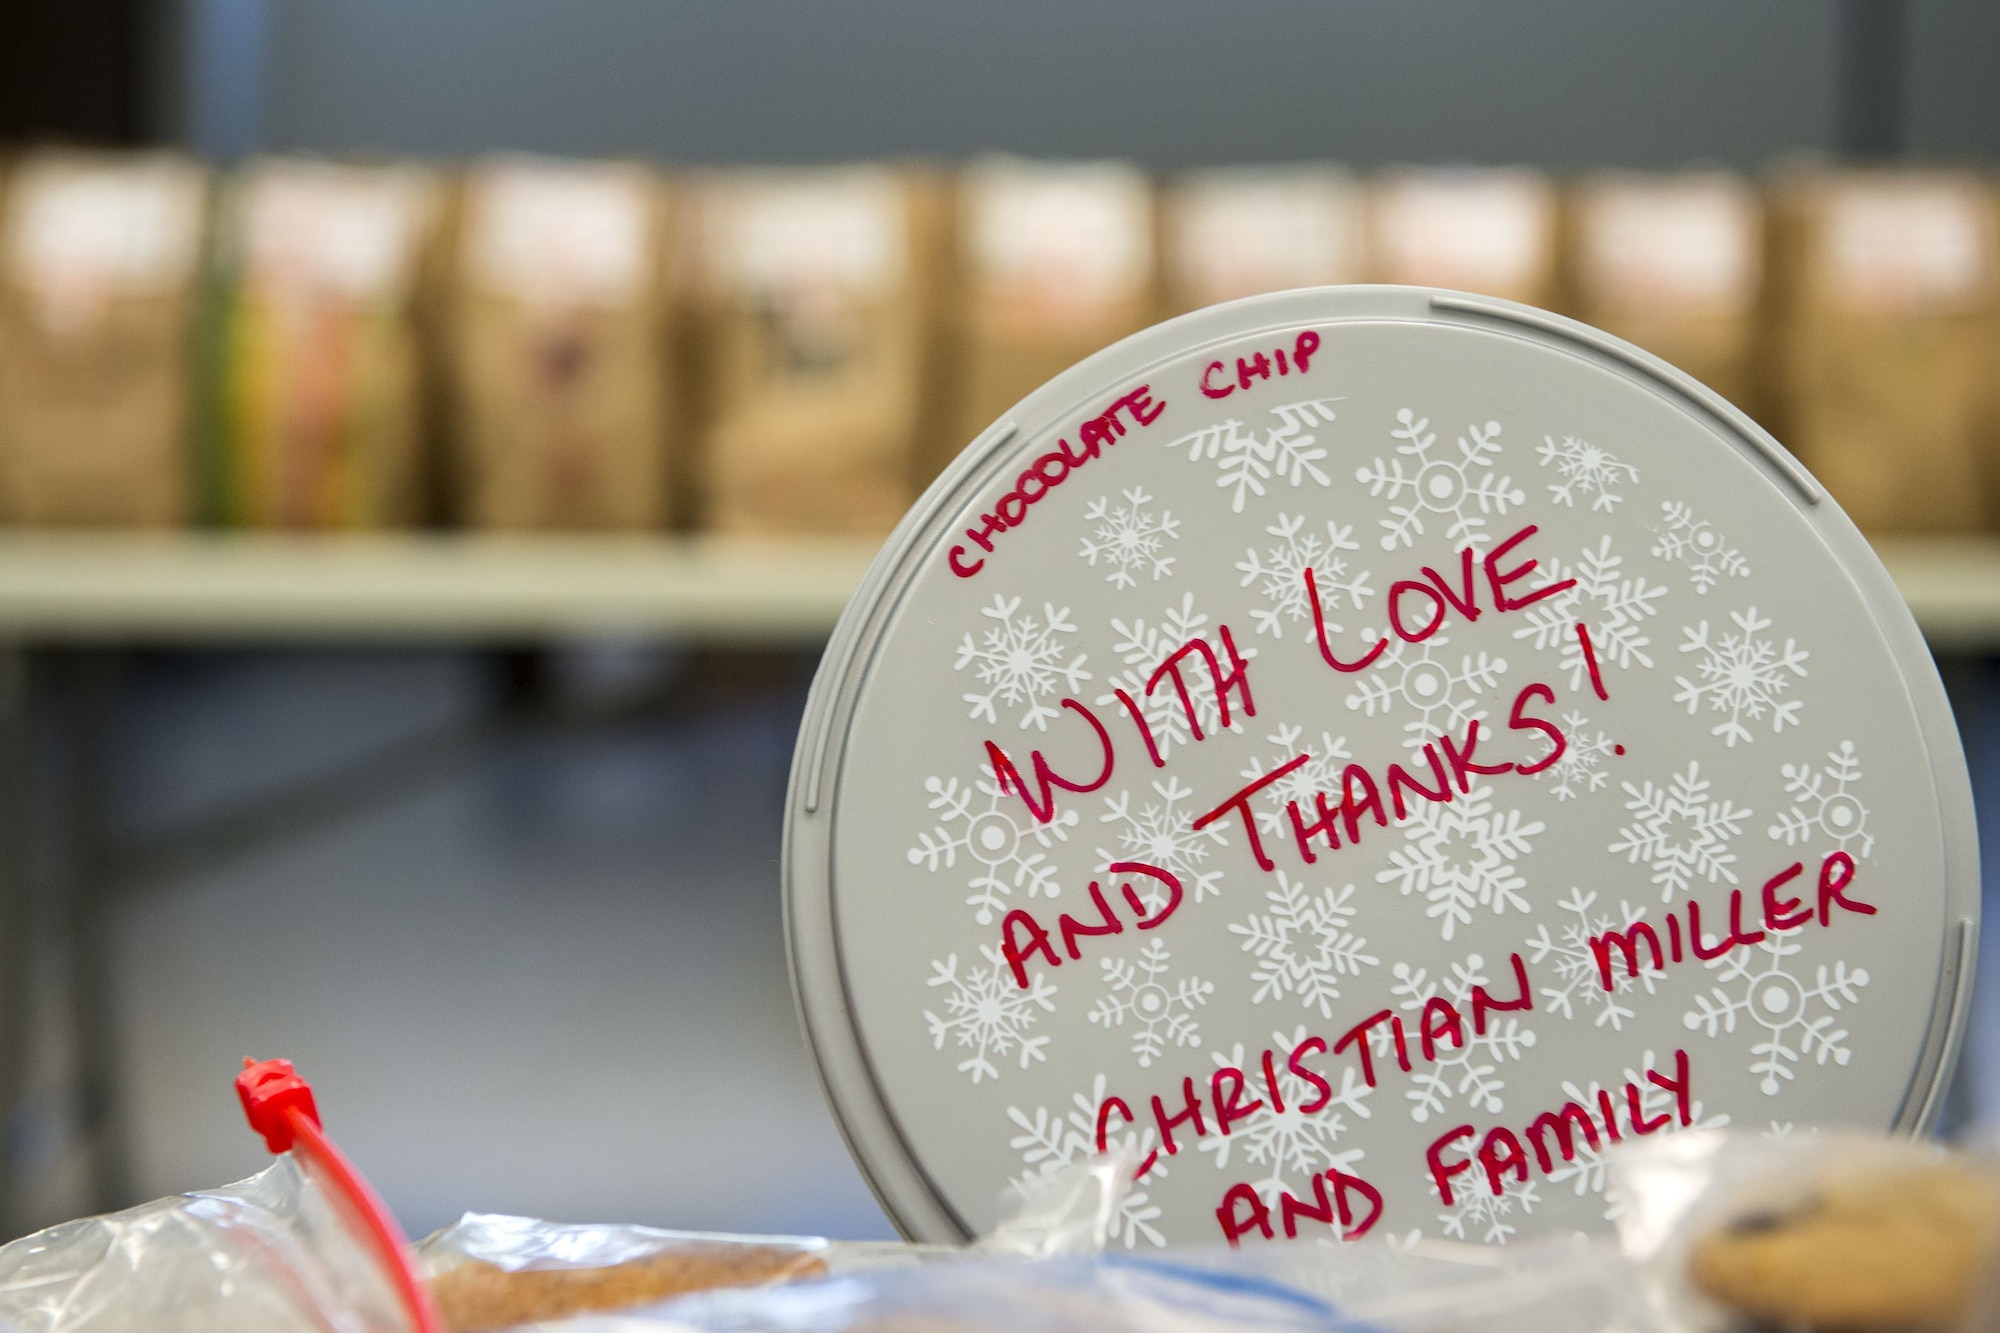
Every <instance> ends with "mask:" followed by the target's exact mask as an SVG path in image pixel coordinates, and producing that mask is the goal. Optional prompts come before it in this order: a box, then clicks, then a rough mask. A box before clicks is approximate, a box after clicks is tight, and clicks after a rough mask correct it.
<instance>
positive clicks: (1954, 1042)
mask: <svg viewBox="0 0 2000 1333" xmlns="http://www.w3.org/2000/svg"><path fill="white" fill-rule="evenodd" d="M1305 322H1321V323H1326V322H1343V323H1345V322H1372V323H1411V324H1434V325H1458V326H1469V327H1476V328H1481V329H1486V330H1488V331H1498V332H1503V333H1506V334H1509V335H1511V336H1514V337H1517V338H1520V339H1522V340H1524V341H1528V342H1531V343H1539V344H1541V345H1543V346H1545V347H1548V348H1550V349H1551V350H1555V351H1559V352H1564V353H1567V354H1569V355H1573V356H1577V357H1580V358H1583V359H1585V360H1588V361H1591V362H1593V363H1595V364H1597V365H1599V366H1601V367H1604V368H1606V369H1609V370H1611V371H1613V372H1614V373H1617V374H1621V375H1624V376H1627V377H1629V378H1632V379H1634V380H1638V381H1642V382H1644V383H1646V384H1648V385H1649V386H1650V387H1651V388H1652V389H1654V390H1655V391H1657V392H1659V393H1661V394H1663V395H1665V396H1667V397H1669V398H1672V399H1674V400H1677V401H1678V402H1680V403H1681V404H1683V405H1685V406H1687V407H1691V408H1693V409H1694V410H1695V411H1696V412H1697V413H1698V414H1699V415H1701V416H1702V417H1705V418H1706V419H1707V421H1708V423H1709V425H1710V427H1711V428H1712V429H1713V430H1714V431H1715V432H1716V433H1717V434H1718V435H1720V436H1722V437H1723V438H1725V439H1728V440H1730V441H1731V442H1733V443H1734V444H1735V445H1736V446H1737V448H1738V449H1739V450H1741V451H1742V453H1743V454H1744V456H1745V457H1746V458H1747V459H1749V460H1750V461H1751V462H1752V464H1753V465H1755V466H1759V467H1762V468H1764V469H1766V470H1767V471H1769V472H1771V473H1773V474H1774V475H1775V476H1777V477H1778V478H1779V479H1780V480H1782V481H1783V482H1784V483H1785V485H1786V486H1787V488H1788V489H1789V490H1790V491H1791V493H1793V494H1794V495H1795V496H1796V497H1797V499H1798V502H1799V505H1800V507H1801V509H1802V510H1803V511H1804V512H1805V513H1806V515H1807V517H1808V519H1809V521H1810V522H1811V523H1812V525H1813V528H1814V531H1815V533H1816V534H1817V536H1818V537H1819V539H1820V540H1821V541H1822V542H1823V543H1824V544H1825V545H1826V547H1827V549H1828V552H1829V553H1830V554H1831V555H1832V556H1833V557H1834V559H1835V560H1836V561H1837V562H1838V563H1839V565H1840V566H1841V567H1842V568H1843V569H1844V570H1845V571H1846V573H1847V574H1848V575H1849V577H1851V578H1852V579H1853V581H1854V584H1855V587H1856V588H1857V589H1858V591H1859V592H1860V594H1861V596H1862V599H1863V601H1864V603H1865V604H1866V606H1867V608H1868V610H1869V613H1870V616H1871V618H1872V620H1873V621H1874V624H1875V627H1876V629H1877V630H1878V631H1879V632H1880V634H1881V635H1882V639H1883V642H1884V643H1885V645H1886V646H1887V647H1888V649H1889V651H1890V653H1891V655H1892V657H1893V659H1894V661H1895V663H1896V665H1897V667H1898V669H1899V670H1900V671H1901V673H1902V677H1903V684H1904V687H1905V689H1906V690H1907V691H1908V693H1909V696H1910V702H1911V705H1912V708H1913V710H1914V712H1915V714H1916V716H1917V719H1918V725H1919V729H1920V733H1921V739H1922V742H1923V744H1924V746H1925V751H1926V756H1925V757H1926V759H1927V760H1928V763H1929V767H1930V771H1931V774H1932V779H1933V781H1934V782H1935V784H1936V789H1937V796H1938V806H1939V810H1940V813H1941V815H1942V818H1943V822H1944V825H1945V831H1946V838H1945V843H1946V845H1945V847H1944V849H1943V852H1944V863H1945V909H1946V910H1945V920H1946V922H1947V934H1948V937H1947V938H1946V939H1945V940H1944V941H1942V950H1941V957H1942V959H1943V964H1942V966H1941V969H1940V973H1939V976H1938V985H1937V992H1936V995H1935V998H1934V1000H1933V1005H1932V1011H1931V1018H1930V1022H1929V1024H1928V1027H1927V1030H1926V1033H1925V1037H1924V1042H1923V1048H1922V1050H1921V1051H1920V1053H1919V1055H1918V1059H1917V1061H1916V1064H1915V1068H1914V1072H1913V1074H1912V1077H1911V1081H1910V1084H1909V1087H1908V1089H1907V1091H1906V1092H1905V1094H1904V1097H1903V1100H1902V1105H1901V1110H1900V1111H1899V1113H1898V1114H1897V1117H1896V1121H1895V1124H1894V1126H1893V1129H1894V1130H1895V1131H1896V1132H1900V1133H1917V1132H1920V1131H1922V1130H1924V1129H1926V1128H1928V1126H1929V1125H1930V1124H1931V1123H1932V1122H1933V1121H1934V1120H1935V1119H1936V1117H1937V1114H1938V1111H1939V1109H1940V1107H1941V1103H1942V1100H1943V1095H1944V1090H1945V1087H1946V1084H1947V1082H1948V1080H1949V1077H1950V1074H1951V1071H1952V1068H1953V1065H1954V1064H1955V1063H1956V1060H1957V1056H1958V1049H1959V1045H1960V1041H1961V1039H1962V1037H1963V1034H1964V1029H1965V1024H1966V1021H1967V1018H1968V1016H1969V1010H1970V997H1971V987H1972V977H1973V966H1974V962H1975V958H1976V954H1977V947H1978V931H1979V854H1978V834H1977V825H1976V819H1975V815H1974V810H1973V804H1972V789H1971V784H1970V780H1969V778H1968V775H1967V772H1966V766H1965V761H1964V755H1963V751H1962V749H1961V747H1960V744H1959V737H1958V728H1957V724H1956V722H1955V721H1954V719H1953V716H1952V712H1951V706H1950V703H1949V701H1948V699H1947V698H1946V695H1945V692H1944V686H1943V682H1942V680H1941V679H1940V677H1939V676H1938V673H1937V670H1936V667H1935V665H1934V664H1933V662H1932V660H1931V657H1930V651H1929V649H1928V648H1927V647H1926V646H1925V643H1924V639H1923V635H1922V633H1921V631H1920V630H1919V629H1918V628H1917V623H1916V619H1915V617H1914V616H1912V615H1911V613H1910V610H1909V607H1908V606H1907V605H1906V604H1905V602H1904V601H1903V598H1902V595H1901V593H1899V592H1898V591H1897V589H1896V585H1895V583H1894V581H1893V580H1892V579H1891V578H1890V577H1889V573H1888V570H1887V569H1886V568H1885V567H1884V566H1883V564H1882V562H1881V560H1880V559H1879V558H1878V557H1877V556H1876V554H1875V551H1874V549H1873V548H1872V547H1871V546H1870V545H1869V544H1868V541H1867V539H1866V538H1865V537H1863V536H1862V535H1861V532H1860V530H1859V529H1858V528H1856V527H1855V526H1854V524H1853V522H1852V521H1851V520H1850V519H1849V518H1848V517H1847V515H1846V514H1845V513H1844V512H1843V511H1842V510H1841V509H1840V507H1839V505H1838V504H1836V503H1835V502H1834V500H1833V499H1832V497H1830V496H1829V495H1827V493H1826V491H1825V489H1824V488H1823V487H1821V486H1820V484H1819V483H1818V481H1817V480H1815V479H1814V478H1813V476H1812V474H1811V473H1809V472H1808V471H1807V470H1806V469H1805V467H1804V466H1803V465H1802V464H1801V463H1800V462H1799V461H1798V460H1797V459H1796V458H1794V457H1793V456H1792V455H1791V454H1790V453H1789V452H1788V451H1787V450H1786V449H1785V448H1784V446H1782V445H1780V444H1779V443H1778V442H1777V440H1775V439H1774V438H1772V436H1771V435H1770V434H1769V433H1768V432H1767V431H1765V430H1764V429H1763V428H1762V427H1761V426H1759V425H1757V424H1756V423H1755V422H1754V421H1752V420H1751V419H1750V418H1749V417H1748V416H1747V415H1745V414H1744V413H1743V412H1742V411H1741V410H1740V409H1739V408H1737V407H1736V406H1734V405H1733V404H1731V403H1730V402H1729V401H1728V400H1726V399H1725V398H1723V397H1722V396H1721V395H1720V394H1718V393H1716V392H1715V391H1714V390H1712V389H1710V388H1708V387H1707V386H1706V385H1704V384H1702V383H1700V382H1699V381H1697V380H1695V379H1694V378H1693V377H1692V376H1689V375H1688V374H1686V373H1685V372H1683V371H1681V370H1678V369H1676V368H1674V367H1673V366H1671V365H1669V364H1668V363H1666V362H1665V361H1662V360H1660V359H1659V358H1658V357H1656V356H1654V355H1652V354H1651V353H1649V352H1646V351H1643V350H1642V349H1640V348H1638V347H1636V346H1634V345H1633V344H1631V343H1628V342H1626V341H1624V340H1623V339H1621V338H1618V337H1615V336H1613V335H1611V334H1608V333H1605V332H1603V331H1602V330H1599V329H1595V328H1592V327H1591V326H1589V325H1586V324H1581V323H1578V322H1577V321H1575V320H1572V319H1568V318H1565V317H1564V316H1561V315H1556V314H1552V313H1550V312H1548V311H1545V310H1540V309H1536V308H1535V307H1532V306H1526V305H1521V304H1519V303H1517V302H1513V301H1506V300H1501V299H1499V298H1495V297H1486V296H1478V295H1474V294H1472V293H1467V292H1455V291H1446V290H1442V289H1438V288H1429V287H1398V286H1387V285H1369V286H1346V287H1311V288H1301V289H1298V290H1294V291H1285V292H1274V293H1268V294H1265V295H1260V296H1252V297H1246V298H1243V299H1241V300H1237V301H1230V302H1225V303H1223V304H1221V305H1215V306H1209V307H1207V308H1205V309H1202V310H1197V311H1194V312H1192V313H1190V314H1186V315H1181V316H1179V317H1177V318H1174V319H1171V320H1168V321H1166V322H1164V323H1160V324H1156V325H1153V326H1152V327H1150V328H1147V329H1143V330H1141V331H1140V332H1138V333H1135V334H1132V335H1131V336H1130V337H1127V338H1124V339H1122V340H1121V341H1119V342H1116V343H1113V344H1112V345H1111V346H1109V347H1107V348H1105V349H1104V350H1102V351H1100V352H1097V353H1095V354H1094V355H1092V356H1090V357H1088V358H1086V359H1084V360H1083V361H1080V362H1078V363H1077V364H1076V365H1074V366H1072V367H1070V368H1069V369H1068V370H1065V371H1063V372H1062V373H1061V374H1059V375H1057V376H1056V377H1055V378H1053V379H1051V380H1049V381H1048V382H1046V383H1045V384H1043V385H1042V386H1041V387H1040V388H1038V389H1036V390H1035V391H1034V392H1032V393H1030V394H1029V395H1028V396H1027V397H1025V398H1023V399H1022V400H1021V401H1020V402H1018V403H1016V404H1015V405H1014V406H1013V408H1011V409H1010V410H1009V411H1007V412H1006V413H1004V414H1003V415H1002V416H1001V418H1000V419H999V420H997V421H995V422H994V423H993V424H992V425H990V426H989V427H987V428H986V430H984V431H982V432H981V433H980V434H979V435H978V436H977V437H976V438H975V439H974V440H973V441H972V443H971V444H970V445H968V446H967V447H966V448H965V449H964V451H963V452H961V453H960V454H959V456H958V457H957V459H955V460H954V461H953V462H952V464H951V465H950V466H949V467H947V468H946V469H945V471H944V473H943V475H941V476H940V477H939V478H938V479H937V480H936V481H935V482H933V483H932V484H931V486H930V487H929V488H928V489H927V490H925V492H924V494H923V495H922V497H921V498H919V500H918V501H917V503H916V504H915V505H914V506H912V508H911V509H910V511H909V512H908V513H907V514H905V515H904V517H903V520H902V521H901V522H900V523H898V524H897V525H896V528H895V530H894V531H893V532H892V533H891V534H890V536H889V539H888V541H887V542H886V543H885V544H884V545H883V547H882V550H881V552H880V553H879V554H878V555H877V556H876V558H875V560H874V562H873V563H872V564H871V565H870V566H869V569H868V572H867V574H866V576H865V577H864V578H863V579H862V582H861V586H860V587H859V588H858V589H857V590H856V592H855V594H854V596H853V598H852V600H850V601H849V603H848V605H847V609H846V610H845V611H844V612H843V613H842V615H841V617H840V620H839V622H838V624H837V625H836V626H835V629H834V632H833V635H832V637H831V638H830V640H829V642H828V644H827V649H826V653H825V656H824V657H823V658H822V659H821V662H820V666H819V670H818V672H817V673H816V674H815V676H814V678H813V684H812V690H811V693H810V695H809V697H808V700H807V704H806V711H805V716H804V720H803V721H802V723H801V725H800V728H799V738H798V742H797V745H796V747H795V748H794V750H793V755H792V769H791V778H790V783H789V787H788V790H787V792H786V802H785V828H784V847H783V852H782V873H783V879H784V914H785V943H786V952H787V956H788V958H789V961H790V968H791V975H792V991H793V999H794V1002H795V1003H796V1004H797V1006H798V1012H799V1020H800V1023H801V1025H802V1027H803V1028H804V1031H805V1035H806V1041H807V1045H808V1046H809V1047H810V1049H811V1051H812V1054H813V1059H814V1064H815V1066H816V1068H817V1071H818V1074H819V1079H820V1085H821V1087H822V1089H823V1090H824V1092H825V1094H826V1098H827V1102H828V1104H829V1106H830V1107H831V1108H832V1110H833V1114H834V1119H835V1121H836V1123H837V1124H838V1125H839V1127H840V1132H841V1136H842V1137H843V1139H845V1141H846V1143H847V1147H848V1150H849V1152H850V1153H851V1154H852V1156H853V1157H854V1160H855V1163H856V1164H857V1165H858V1166H859V1167H860V1169H861V1172H862V1174H863V1176H864V1177H865V1178H866V1179H867V1181H868V1184H869V1187H870V1188H871V1189H872V1190H873V1191H874V1192H875V1196H876V1198H877V1199H878V1200H879V1201H880V1203H881V1204H882V1206H883V1208H884V1210H885V1211H887V1212H888V1214H889V1216H890V1217H891V1219H893V1220H894V1221H895V1223H896V1225H897V1226H898V1227H899V1228H900V1229H901V1230H902V1232H903V1233H904V1234H905V1235H906V1236H908V1237H910V1238H912V1239H916V1240H923V1241H938V1242H954V1241H965V1240H969V1239H971V1238H972V1231H971V1228H970V1227H968V1226H967V1225H966V1223H965V1221H964V1220H963V1219H962V1218H961V1217H960V1216H959V1215H958V1214H957V1213H956V1212H955V1211H954V1210H953V1209H952V1207H951V1206H950V1204H949V1203H948V1202H947V1201H946V1199H945V1198H944V1196H943V1194H942V1192H941V1191H939V1190H938V1189H937V1188H936V1187H935V1186H934V1185H933V1183H932V1182H931V1180H930V1179H929V1177H928V1175H927V1174H926V1173H925V1171H924V1169H923V1167H922V1165H921V1164H920V1163H919V1162H918V1161H917V1160H916V1158H915V1155H914V1153H913V1152H912V1151H911V1150H910V1148H909V1146H908V1144H907V1143H906V1142H905V1140H904V1139H903V1137H902V1134H901V1132H900V1131H899V1129H898V1128H897V1124H896V1119H895V1116H894V1114H893V1112H892V1110H891V1108H890V1106H889V1105H888V1102H887V1100H886V1098H885V1097H884V1096H883V1094H882V1091H881V1088H880V1086H879V1084H878V1083H877V1081H876V1078H875V1076H874V1073H873V1071H872V1070H871V1069H870V1067H869V1064H868V1059H867V1055H866V1052H865V1050H864V1049H863V1046H862V1044H861V1039H860V1037H859V1035H858V1034H857V1032H856V1031H855V1029H854V1026H853V1021H852V1014H851V1009H850V1004H849V997H848V994H847V990H846V982H845V979H844V977H843V973H842V969H841V962H840V958H839V954H838V946H837V944H836V930H835V925H836V916H837V913H838V904H837V902H836V895H835V886H834V884H833V882H832V853H833V840H832V832H833V824H834V814H835V811H834V801H835V797H836V795H837V793H836V790H835V786H836V783H835V777H836V774H837V773H838V770H839V768H840V764H841V760H842V756H843V753H844V750H845V748H846V743H847V739H848V732H849V728H850V726H851V723H852V720H853V715H854V706H855V703H856V700H857V696H858V694H859V691H860V687H861V684H862V682H863V680H864V679H865V678H866V676H867V674H868V672H869V670H870V669H871V666H872V664H873V660H874V657H875V653H876V651H877V649H878V648H879V647H880V645H881V643H882V640H883V638H884V635H885V632H886V630H887V628H888V626H889V625H890V624H891V622H892V621H893V620H894V618H895V612H896V610H897V607H898V605H899V603H900V602H901V600H902V598H903V596H904V594H905V593H906V591H907V590H908V589H909V587H910V586H911V584H912V583H913V582H914V580H915V578H916V577H917V575H918V572H919V571H920V570H921V569H923V568H924V567H925V564H926V562H927V559H928V557H929V556H930V555H931V554H932V553H933V552H934V551H935V550H936V549H939V547H940V545H941V543H942V542H943V541H944V540H948V536H947V531H948V526H949V525H948V520H950V519H952V517H953V516H954V515H955V514H956V513H957V511H958V508H959V506H960V503H961V502H962V500H963V499H964V498H966V497H968V496H969V495H970V494H972V493H974V492H976V491H977V490H979V489H980V488H983V487H984V486H985V485H986V484H987V483H988V482H989V481H991V480H992V479H993V477H994V476H995V475H997V474H998V473H999V472H1001V471H1003V470H1004V465H1005V464H1006V463H1007V462H1008V460H1009V459H1010V457H1011V455H1012V453H1013V450H1014V448H1015V446H1016V444H1017V442H1018V441H1019V439H1020V438H1021V437H1023V436H1024V435H1025V436H1028V437H1034V436H1037V435H1039V434H1040V433H1042V432H1043V431H1044V430H1046V429H1048V428H1050V427H1052V426H1054V425H1055V424H1056V423H1057V421H1058V419H1060V418H1063V417H1066V416H1068V415H1070V414H1072V413H1073V412H1074V411H1075V410H1077V409H1078V408H1080V407H1082V406H1084V405H1085V404H1086V403H1089V402H1092V401H1095V399H1096V398H1097V397H1099V396H1101V394H1102V392H1103V391H1104V389H1105V388H1106V387H1107V386H1109V385H1113V384H1118V383H1123V382H1126V381H1129V380H1131V379H1133V378H1135V377H1138V376H1141V375H1143V374H1145V373H1146V372H1147V371H1149V370H1150V369H1151V368H1152V367H1154V366H1155V365H1157V364H1160V363H1163V362H1165V361H1167V360H1170V359H1173V358H1178V357H1182V356H1186V355H1189V354H1190V353H1193V352H1196V351H1198V350H1201V349H1203V348H1205V347H1207V346H1209V345H1213V344H1218V343H1223V342H1235V341H1239V340H1241V339H1243V338H1246V337H1251V336H1254V335H1256V334H1259V333H1263V332H1267V331H1276V330H1280V329H1286V328H1292V327H1295V326H1297V325H1299V324H1301V323H1305Z"/></svg>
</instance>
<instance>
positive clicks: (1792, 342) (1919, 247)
mask: <svg viewBox="0 0 2000 1333" xmlns="http://www.w3.org/2000/svg"><path fill="white" fill-rule="evenodd" d="M1775 206H1776V208H1777V209H1778V217H1779V225H1778V229H1777V236H1778V244H1779V248H1778V272H1777V279H1778V284H1779V293H1778V295H1779V303H1780V304H1779V324H1778V328H1777V330H1776V338H1775V348H1774V351H1775V371H1776V373H1775V376H1774V379H1775V388H1776V390H1777V392H1778V394H1779V399H1780V401H1779V403H1778V414H1779V415H1778V421H1779V425H1780V430H1781V438H1783V439H1784V440H1785V441H1786V443H1787V444H1789V445H1790V446H1791V448H1792V449H1793V450H1794V452H1796V453H1797V454H1798V455H1799V457H1800V458H1801V459H1802V460H1803V461H1804V462H1805V464H1806V466H1808V467H1809V468H1811V469H1812V470H1813V472H1814V474H1815V475H1817V476H1818V477H1819V479H1820V480H1821V481H1823V482H1824V483H1826V486H1827V489H1829V490H1830V491H1832V492H1833V494H1834V497H1835V498H1836V499H1838V500H1839V501H1840V503H1841V505H1842V506H1843V507H1844V508H1845V509H1846V510H1847V512H1848V513H1849V514H1850V515H1851V516H1852V517H1853V518H1854V520H1855V522H1857V523H1859V524H1860V525H1861V526H1862V528H1864V529H1866V530H1868V531H1871V532H1956V531H1969V530H1973V529H1976V528H1979V527H1981V526H1983V525H1984V523H1986V522H1987V521H1989V518H1990V514H1989V509H1988V506H1987V503H1986V496H1985V493H1984V491H1983V489H1982V482H1983V481H1984V480H1985V478H1984V476H1983V470H1984V465H1985V460H1986V458H1987V457H1988V456H1989V455H1990V440H1989V438H1988V437H1989V435H1990V432H1991V401H1992V399H1991V393H1992V389H1991V378H1992V371H1993V354H1992V350H1991V341H1992V338H1993V335H1994V320H1995V304H1996V282H1997V281H2000V279H1997V278H1996V268H1997V267H2000V266H1996V253H1995V245H1996V228H1995V210H1994V202H1993V198H1992V195H1991V194H1990V193H1989V192H1988V191H1987V189H1986V188H1985V185H1984V183H1983V182H1982V181H1980V180H1979V179H1978V178H1977V177H1976V176H1973V175H1971V174H1969V173H1958V172H1943V171H1939V172H1863V171H1855V172H1838V173H1825V174H1810V175H1809V174H1797V175H1793V176H1790V177H1788V178H1786V179H1784V180H1782V181H1780V182H1779V184H1778V185H1777V187H1776V205H1775Z"/></svg>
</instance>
